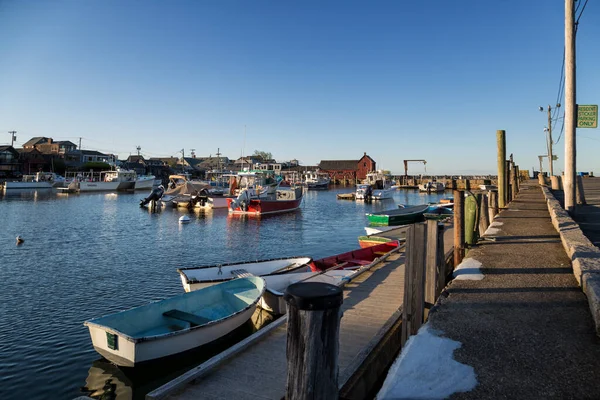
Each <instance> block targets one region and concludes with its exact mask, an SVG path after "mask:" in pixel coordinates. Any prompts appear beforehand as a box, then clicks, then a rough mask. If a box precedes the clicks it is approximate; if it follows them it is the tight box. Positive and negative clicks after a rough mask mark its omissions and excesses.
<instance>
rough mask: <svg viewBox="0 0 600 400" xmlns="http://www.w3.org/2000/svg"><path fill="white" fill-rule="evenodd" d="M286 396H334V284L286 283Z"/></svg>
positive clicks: (337, 315)
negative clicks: (287, 284) (288, 284)
mask: <svg viewBox="0 0 600 400" xmlns="http://www.w3.org/2000/svg"><path fill="white" fill-rule="evenodd" d="M284 299H285V301H286V302H287V317H288V327H287V349H286V351H287V384H286V397H285V398H286V399H287V400H301V399H302V400H304V399H337V398H338V396H339V389H338V353H339V332H340V319H341V310H340V306H341V305H342V302H343V293H342V289H340V288H339V287H338V286H336V285H331V284H328V283H322V282H301V283H294V284H292V285H290V286H288V288H287V290H286V291H285V295H284Z"/></svg>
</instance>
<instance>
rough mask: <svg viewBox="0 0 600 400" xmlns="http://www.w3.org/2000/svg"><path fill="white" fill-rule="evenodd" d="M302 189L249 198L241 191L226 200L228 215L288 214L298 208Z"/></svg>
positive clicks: (281, 189)
mask: <svg viewBox="0 0 600 400" xmlns="http://www.w3.org/2000/svg"><path fill="white" fill-rule="evenodd" d="M302 196H303V189H302V187H294V188H289V189H283V188H278V189H276V191H275V193H273V194H265V195H259V196H257V197H251V195H250V192H248V191H247V190H245V189H244V190H242V191H241V192H240V193H239V195H238V196H237V197H236V198H227V206H228V208H229V213H230V214H238V215H239V214H243V215H266V214H278V213H284V212H290V211H294V210H297V209H298V208H300V204H301V203H302Z"/></svg>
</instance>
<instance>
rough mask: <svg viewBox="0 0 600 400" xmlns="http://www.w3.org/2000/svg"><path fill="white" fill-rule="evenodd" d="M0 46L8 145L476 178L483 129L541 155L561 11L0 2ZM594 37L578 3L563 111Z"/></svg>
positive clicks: (587, 96) (484, 142) (489, 6)
mask: <svg viewBox="0 0 600 400" xmlns="http://www.w3.org/2000/svg"><path fill="white" fill-rule="evenodd" d="M582 1H584V0H582ZM0 37H1V38H2V40H1V41H0V54H1V56H2V62H1V63H0V143H9V142H10V135H9V134H8V133H7V132H8V131H9V130H16V131H18V133H17V136H18V138H17V139H18V140H17V144H16V145H17V146H20V145H22V144H23V143H24V142H25V141H27V140H28V139H30V138H31V137H34V136H46V137H52V138H54V139H55V140H71V141H72V142H74V143H78V141H79V137H82V147H83V148H84V149H97V150H100V151H104V152H111V153H116V154H119V155H120V156H121V157H126V156H127V155H129V154H135V153H136V146H138V145H139V146H141V148H142V150H141V152H142V154H143V155H144V156H146V157H158V156H177V155H179V156H180V155H181V153H178V151H180V150H181V149H185V152H186V155H189V153H190V149H192V148H193V149H195V150H196V151H195V152H196V155H198V156H208V155H210V154H212V155H214V154H215V153H216V152H217V148H220V149H221V153H222V154H223V155H224V156H228V157H230V158H237V157H239V156H240V155H241V154H242V152H243V153H244V154H246V155H248V154H252V153H253V152H254V151H255V150H261V151H267V152H271V153H272V154H273V156H274V157H275V158H276V159H277V160H278V161H286V160H290V159H294V158H296V159H298V160H300V162H301V164H303V165H315V164H317V163H318V162H319V161H320V160H322V159H358V158H360V157H361V156H362V154H363V153H364V152H367V154H369V155H370V156H371V157H372V158H373V159H375V161H377V163H378V167H379V168H384V169H389V170H391V171H392V172H394V173H403V164H402V160H403V159H425V160H427V170H426V172H427V173H432V174H444V173H458V174H466V173H475V174H477V173H482V174H485V173H496V130H497V129H505V130H506V131H507V151H508V153H514V156H515V161H516V163H517V164H519V166H520V167H521V169H529V170H531V168H532V167H534V166H535V167H536V169H537V166H538V165H539V164H538V159H537V155H539V154H545V152H546V141H545V133H544V131H543V129H544V127H545V126H546V125H547V123H546V113H541V112H540V111H539V110H538V107H539V106H544V107H547V106H548V104H551V105H553V106H554V104H555V103H556V99H557V95H558V88H559V79H560V73H561V62H562V56H563V46H564V1H561V0H552V1H548V0H527V1H523V0H510V1H482V0H460V1H447V0H440V1H427V2H417V1H401V0H394V1H372V2H367V1H360V2H355V1H320V0H319V1H302V2H300V1H297V2H290V1H274V0H273V1H260V0H257V1H227V0H211V1H208V0H195V1H141V0H139V1H131V0H102V1H100V0H98V1H94V0H86V1H80V0H70V1H63V0H55V1H45V0H25V1H18V0H0ZM599 40H600V5H599V4H598V2H596V1H594V0H591V1H590V2H589V4H588V5H587V7H586V9H585V12H584V14H583V16H582V18H581V20H580V26H579V31H578V42H577V46H578V49H577V52H578V53H577V57H578V61H577V62H578V65H577V67H578V69H577V74H578V76H577V79H578V103H579V104H598V103H600V72H599V71H600V69H599V65H600V64H599V61H600V55H599V54H600V53H599V52H598V49H599V48H600V43H598V42H599ZM560 101H561V102H562V99H561V100H560ZM561 115H562V113H561ZM561 122H562V120H558V121H557V122H556V124H555V125H556V126H555V135H554V139H555V140H556V141H558V143H557V144H556V145H555V153H556V154H558V156H559V161H558V162H557V163H556V166H555V170H556V171H557V172H560V171H561V170H562V169H563V168H564V167H563V166H564V148H563V143H564V135H563V136H562V137H560V139H558V133H559V132H560V126H561ZM244 126H246V134H244ZM2 132H4V133H2ZM577 143H578V147H577V149H578V163H577V166H578V170H580V171H590V170H591V171H596V174H597V175H600V157H598V156H597V153H598V150H599V149H600V129H579V130H578V139H577ZM544 168H546V166H544ZM423 172H425V170H424V169H423V165H422V164H417V163H415V164H412V165H411V166H410V167H409V173H423Z"/></svg>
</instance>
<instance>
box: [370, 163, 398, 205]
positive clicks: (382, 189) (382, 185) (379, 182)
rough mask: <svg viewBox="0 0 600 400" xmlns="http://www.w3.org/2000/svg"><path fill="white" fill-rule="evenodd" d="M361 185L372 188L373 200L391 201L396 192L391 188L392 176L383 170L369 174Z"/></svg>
mask: <svg viewBox="0 0 600 400" xmlns="http://www.w3.org/2000/svg"><path fill="white" fill-rule="evenodd" d="M363 183H365V184H367V185H370V186H371V187H372V188H373V194H372V199H373V200H385V199H391V198H392V197H393V194H394V192H395V191H396V188H392V176H391V175H390V173H389V172H387V171H383V170H377V171H374V172H369V173H368V174H367V177H366V179H365V181H364V182H363Z"/></svg>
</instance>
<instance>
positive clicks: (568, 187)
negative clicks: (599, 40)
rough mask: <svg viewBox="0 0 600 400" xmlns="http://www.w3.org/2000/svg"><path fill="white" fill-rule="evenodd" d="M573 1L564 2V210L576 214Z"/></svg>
mask: <svg viewBox="0 0 600 400" xmlns="http://www.w3.org/2000/svg"><path fill="white" fill-rule="evenodd" d="M574 3H575V1H574V0H565V181H564V190H565V210H567V212H568V213H569V214H571V216H573V215H574V214H575V212H576V206H577V199H576V198H575V197H576V194H575V180H576V174H577V154H576V151H577V147H576V145H575V131H576V129H575V128H576V126H577V96H576V88H577V87H576V83H575V81H576V72H575V21H574V20H575V11H574V9H573V6H574Z"/></svg>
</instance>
